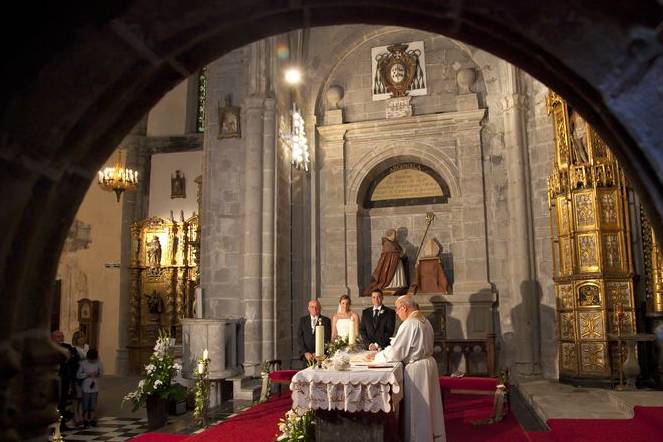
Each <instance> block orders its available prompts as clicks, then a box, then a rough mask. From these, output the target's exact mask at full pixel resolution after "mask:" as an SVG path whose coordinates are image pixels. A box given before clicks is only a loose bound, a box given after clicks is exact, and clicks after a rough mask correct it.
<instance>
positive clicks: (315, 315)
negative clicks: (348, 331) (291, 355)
mask: <svg viewBox="0 0 663 442" xmlns="http://www.w3.org/2000/svg"><path fill="white" fill-rule="evenodd" d="M308 313H309V314H308V315H306V316H303V317H302V318H301V319H300V320H299V327H298V328H297V345H298V349H299V357H300V358H301V359H302V360H305V361H312V360H313V358H314V357H315V326H316V325H318V320H320V321H321V322H322V325H323V326H324V327H325V343H327V342H329V339H330V338H331V321H330V320H329V318H328V317H326V316H322V315H321V314H320V302H318V300H317V299H311V300H310V301H309V302H308Z"/></svg>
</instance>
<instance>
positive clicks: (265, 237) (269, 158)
mask: <svg viewBox="0 0 663 442" xmlns="http://www.w3.org/2000/svg"><path fill="white" fill-rule="evenodd" d="M275 104H276V103H275V101H274V99H273V98H268V99H266V100H265V103H264V116H263V150H262V158H263V165H262V178H263V190H262V360H271V359H274V357H275V348H276V347H275V342H274V333H275V329H274V327H275V323H274V312H275V305H274V226H275V224H274V219H275V218H274V207H275V204H274V198H275V193H274V192H275V185H276V183H275V180H274V177H275V168H276V152H275V144H276V139H275V133H276V125H275V119H274V109H275Z"/></svg>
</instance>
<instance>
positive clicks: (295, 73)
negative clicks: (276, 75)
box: [285, 68, 302, 84]
mask: <svg viewBox="0 0 663 442" xmlns="http://www.w3.org/2000/svg"><path fill="white" fill-rule="evenodd" d="M285 81H286V83H288V84H299V82H301V81H302V72H301V71H300V70H299V69H297V68H290V69H288V70H287V71H285Z"/></svg>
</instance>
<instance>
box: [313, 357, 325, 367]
mask: <svg viewBox="0 0 663 442" xmlns="http://www.w3.org/2000/svg"><path fill="white" fill-rule="evenodd" d="M325 359H327V356H325V355H322V356H316V357H315V366H314V367H315V368H318V369H319V368H322V362H323V361H324V360H325Z"/></svg>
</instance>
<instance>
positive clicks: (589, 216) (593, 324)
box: [546, 92, 663, 382]
mask: <svg viewBox="0 0 663 442" xmlns="http://www.w3.org/2000/svg"><path fill="white" fill-rule="evenodd" d="M546 104H547V108H548V113H549V114H550V115H551V117H552V122H553V126H554V134H555V157H554V164H553V170H552V174H551V175H550V177H549V178H548V201H549V204H550V211H551V214H550V221H551V230H552V238H553V247H554V249H555V253H554V254H553V256H555V259H556V262H555V266H554V269H555V276H554V280H555V284H556V286H557V319H558V324H559V367H560V380H561V381H566V380H568V381H569V382H574V381H577V380H580V379H583V378H585V379H592V380H597V379H603V380H606V381H610V380H611V379H612V378H614V376H615V375H616V373H614V372H613V370H612V368H611V367H612V365H613V364H612V360H613V359H614V358H615V357H616V356H615V354H614V351H613V350H612V348H613V347H616V346H614V345H611V340H610V339H611V338H610V337H609V334H611V333H614V317H615V314H614V309H615V306H621V308H622V309H623V310H624V317H625V320H624V323H623V330H622V331H623V332H624V333H634V332H635V327H634V323H633V319H634V317H635V312H634V310H633V309H634V301H633V258H632V256H631V249H632V245H631V236H630V229H631V220H630V218H629V213H630V212H629V210H628V206H627V204H628V197H627V195H628V183H627V182H626V180H625V178H624V174H623V172H622V170H621V168H620V167H619V164H618V163H617V160H616V159H615V157H614V155H613V154H612V152H611V151H610V149H609V148H608V146H607V145H606V143H605V142H604V141H603V140H602V139H601V137H600V136H599V134H598V133H597V132H596V131H595V130H594V129H593V128H592V127H591V126H590V125H589V124H587V122H586V121H585V120H584V118H583V117H582V116H581V115H580V114H579V113H578V112H577V111H576V110H575V109H574V108H573V107H572V106H570V105H568V104H567V103H566V102H565V101H564V100H563V99H562V98H561V97H560V96H559V95H557V94H555V93H554V92H551V93H550V94H549V96H548V98H547V100H546ZM652 286H653V284H652ZM662 289H663V284H662ZM662 295H663V290H662ZM662 299H663V296H662Z"/></svg>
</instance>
